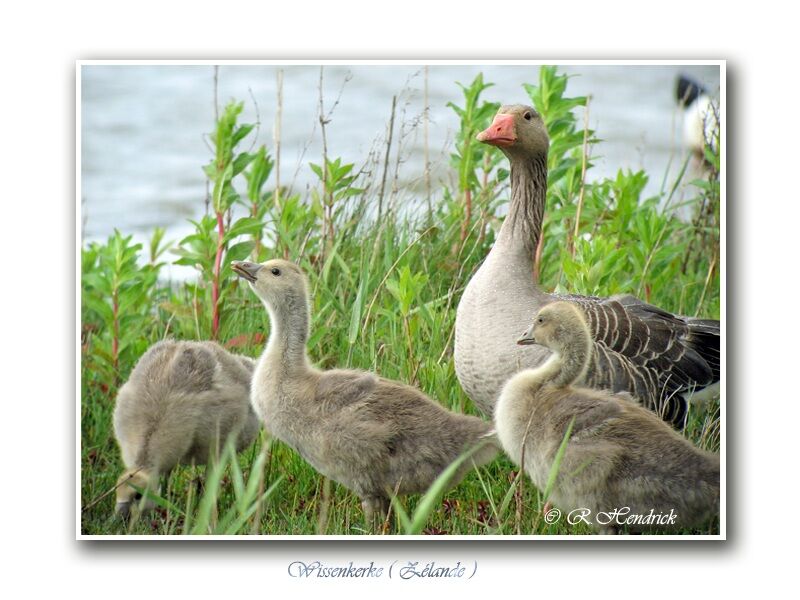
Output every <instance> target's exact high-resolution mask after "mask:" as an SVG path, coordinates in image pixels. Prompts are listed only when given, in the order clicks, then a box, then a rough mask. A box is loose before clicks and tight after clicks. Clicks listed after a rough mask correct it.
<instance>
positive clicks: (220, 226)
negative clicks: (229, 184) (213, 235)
mask: <svg viewBox="0 0 800 600" xmlns="http://www.w3.org/2000/svg"><path fill="white" fill-rule="evenodd" d="M224 237H225V223H224V221H223V213H222V212H221V211H217V255H216V257H215V258H214V274H213V283H212V287H211V304H212V306H213V313H212V317H211V339H213V340H216V339H217V335H218V333H219V279H220V270H221V266H222V250H223V243H222V240H223V238H224Z"/></svg>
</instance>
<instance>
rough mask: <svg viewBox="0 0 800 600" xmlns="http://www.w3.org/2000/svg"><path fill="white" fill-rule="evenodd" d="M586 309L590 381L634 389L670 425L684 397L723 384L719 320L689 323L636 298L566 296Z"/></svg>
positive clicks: (681, 413)
mask: <svg viewBox="0 0 800 600" xmlns="http://www.w3.org/2000/svg"><path fill="white" fill-rule="evenodd" d="M564 299H565V300H569V301H571V302H573V303H574V304H576V305H577V306H578V307H580V308H581V310H582V312H583V315H584V317H585V319H586V323H587V325H588V326H589V331H590V332H591V334H592V337H593V339H594V342H595V352H594V353H593V354H594V356H593V361H592V365H591V366H590V369H589V373H588V374H587V377H586V383H588V384H589V385H591V386H593V387H609V388H610V389H612V390H614V391H623V390H628V391H629V392H631V393H632V394H633V395H634V396H636V397H637V398H639V399H640V400H642V401H644V402H645V404H647V405H649V407H650V408H652V409H655V410H656V411H657V412H659V413H661V415H662V416H663V417H664V418H665V419H667V420H670V421H673V422H678V421H681V420H682V419H683V417H684V415H685V410H686V406H685V401H684V400H683V398H681V397H679V394H681V393H682V392H685V391H690V390H692V389H694V388H702V387H705V386H707V385H710V384H712V383H714V381H718V380H719V322H718V321H708V320H696V319H687V318H684V317H680V316H676V315H673V314H672V313H669V312H667V311H665V310H662V309H660V308H658V307H657V306H653V305H651V304H647V303H646V302H642V301H641V300H639V299H638V298H636V297H634V296H630V295H624V296H612V297H610V298H596V297H591V296H567V297H565V298H564Z"/></svg>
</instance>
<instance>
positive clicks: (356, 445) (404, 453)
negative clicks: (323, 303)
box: [232, 260, 500, 530]
mask: <svg viewBox="0 0 800 600" xmlns="http://www.w3.org/2000/svg"><path fill="white" fill-rule="evenodd" d="M232 266H233V270H234V271H235V272H236V273H237V274H238V275H239V276H240V277H242V278H243V279H245V280H247V281H248V282H249V284H250V287H251V288H252V289H253V291H254V292H255V294H256V295H257V296H258V297H259V298H260V299H261V301H262V302H263V304H264V306H265V307H266V309H267V312H268V313H269V318H270V322H271V331H270V336H269V340H268V342H267V345H266V349H265V351H264V353H263V354H262V356H261V358H260V360H259V361H258V365H257V366H256V370H255V374H254V375H253V387H252V396H251V401H252V403H253V406H254V407H255V409H256V411H257V412H258V414H259V416H260V417H261V419H262V421H263V422H264V423H265V426H266V429H267V430H268V431H269V433H270V434H272V435H273V436H274V437H275V438H277V439H279V440H281V441H283V442H284V443H286V444H288V445H289V446H291V447H292V448H294V449H295V450H296V451H297V452H298V453H299V454H300V456H302V457H303V458H304V459H305V460H306V461H307V462H308V463H310V464H311V466H313V467H314V468H315V469H316V470H317V471H319V472H320V473H322V474H323V475H325V476H326V477H329V478H330V479H333V480H334V481H336V482H338V483H340V484H342V485H343V486H345V487H347V488H348V489H350V490H352V491H353V492H355V493H356V494H357V495H358V496H359V498H360V499H361V505H362V507H363V509H364V515H365V517H366V521H367V524H368V527H371V528H372V529H373V530H374V529H376V528H377V527H378V525H379V524H380V522H381V520H382V519H384V518H385V516H386V514H387V511H388V508H389V502H390V498H391V497H392V495H394V494H397V495H406V494H415V493H421V492H424V491H425V490H427V489H428V488H429V487H430V485H431V484H432V483H433V482H434V480H435V479H436V478H437V477H438V476H439V475H440V474H441V473H442V472H443V471H444V470H445V468H446V467H447V466H448V465H450V464H451V463H452V462H453V461H454V460H456V459H457V458H458V457H459V455H461V454H462V453H463V452H465V451H466V450H468V449H472V450H473V454H472V455H471V460H466V461H464V462H463V463H462V464H461V466H460V468H459V469H458V470H457V472H456V473H455V474H454V476H453V477H452V478H451V479H450V480H449V481H448V485H449V486H450V487H452V486H455V485H456V484H457V483H458V482H460V481H461V479H462V478H463V477H464V476H465V475H466V473H467V472H468V471H469V470H470V469H471V468H472V465H473V464H474V465H476V466H480V465H483V464H486V463H488V462H490V461H491V460H493V459H494V458H495V457H496V456H497V454H498V453H499V450H500V448H499V444H498V442H497V440H496V437H495V434H494V431H493V430H492V425H491V423H487V422H485V421H483V420H482V419H479V418H477V417H472V416H467V415H462V414H457V413H453V412H450V411H448V410H446V409H445V408H443V407H442V406H440V405H439V404H437V403H436V402H434V401H433V400H431V399H430V398H428V397H427V396H426V395H425V394H423V393H422V392H421V391H419V390H418V389H416V388H414V387H411V386H408V385H404V384H402V383H398V382H395V381H389V380H387V379H383V378H381V377H378V376H376V375H374V374H372V373H368V372H363V371H354V370H340V369H337V370H331V371H321V370H319V369H316V368H314V367H313V366H311V364H310V362H309V359H308V355H307V353H306V343H307V341H308V335H309V322H310V318H311V317H310V308H309V304H310V302H309V295H308V281H307V279H306V276H305V274H304V273H303V271H301V270H300V268H299V267H298V266H297V265H295V264H293V263H291V262H287V261H284V260H270V261H267V262H265V263H263V264H254V263H249V262H238V261H235V262H233V263H232Z"/></svg>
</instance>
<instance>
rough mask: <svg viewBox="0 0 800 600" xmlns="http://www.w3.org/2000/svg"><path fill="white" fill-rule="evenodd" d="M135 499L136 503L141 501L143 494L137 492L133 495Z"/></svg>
mask: <svg viewBox="0 0 800 600" xmlns="http://www.w3.org/2000/svg"><path fill="white" fill-rule="evenodd" d="M133 499H134V500H136V501H139V500H141V499H142V493H141V492H136V493H135V494H134V495H133Z"/></svg>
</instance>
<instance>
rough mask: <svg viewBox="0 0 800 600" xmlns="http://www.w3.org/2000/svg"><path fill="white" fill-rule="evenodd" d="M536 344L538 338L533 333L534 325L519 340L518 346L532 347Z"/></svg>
mask: <svg viewBox="0 0 800 600" xmlns="http://www.w3.org/2000/svg"><path fill="white" fill-rule="evenodd" d="M535 343H536V336H535V335H534V333H533V325H531V326H530V327H528V329H526V330H525V333H523V334H522V335H521V336H519V338H517V344H519V345H520V346H531V345H533V344H535Z"/></svg>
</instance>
